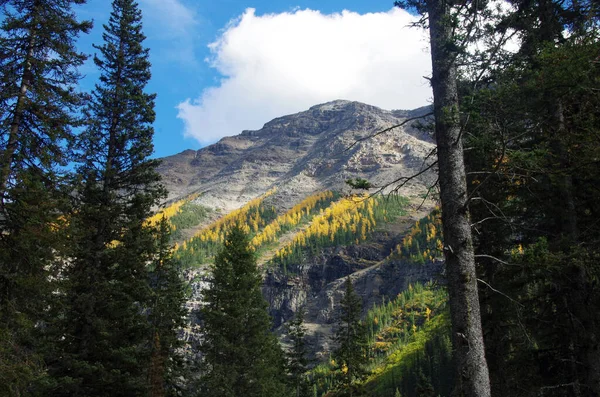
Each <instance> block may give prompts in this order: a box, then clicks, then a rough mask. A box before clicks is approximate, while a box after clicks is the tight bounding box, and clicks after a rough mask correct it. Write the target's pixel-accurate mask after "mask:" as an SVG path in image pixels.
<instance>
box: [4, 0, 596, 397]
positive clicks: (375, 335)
mask: <svg viewBox="0 0 600 397" xmlns="http://www.w3.org/2000/svg"><path fill="white" fill-rule="evenodd" d="M84 3H86V0H0V9H1V12H2V19H1V20H0V128H1V134H2V136H1V139H0V396H7V397H13V396H14V397H17V396H18V397H21V396H86V397H87V396H151V397H163V396H185V397H187V396H231V397H235V396H249V397H252V396H257V397H258V396H262V397H277V396H289V397H291V396H296V397H300V396H307V397H334V396H356V397H358V396H381V397H384V396H386V397H387V396H389V397H398V396H403V397H413V396H414V397H417V396H432V397H434V396H457V397H458V396H461V397H462V396H464V397H475V396H477V397H487V396H502V397H521V396H522V397H529V396H531V397H534V396H544V397H555V396H556V397H558V396H576V397H579V396H581V397H586V396H592V397H594V396H595V397H600V342H599V339H600V331H599V329H600V286H599V280H600V248H599V247H600V221H599V219H600V191H599V186H600V5H599V4H598V2H597V1H593V0H577V1H575V0H573V1H567V2H565V1H558V0H507V1H506V2H503V3H502V4H498V3H497V2H491V1H489V2H488V1H483V2H472V1H462V2H454V1H449V0H406V1H398V2H396V3H395V4H394V6H395V7H400V8H403V9H406V10H409V12H411V13H412V14H413V15H420V16H421V17H422V18H421V20H420V23H417V24H416V26H413V27H412V28H413V29H425V30H426V31H427V32H429V35H430V48H429V51H430V52H431V59H432V66H433V68H432V74H431V76H430V78H429V82H430V84H431V87H432V89H433V105H432V106H431V112H428V113H427V114H426V115H424V116H423V117H416V118H415V119H419V120H414V121H415V122H416V123H418V128H415V129H418V130H419V131H420V133H423V134H428V136H429V137H430V138H431V139H432V140H434V141H435V143H436V149H435V152H433V153H431V154H430V155H429V156H427V157H428V158H435V159H437V160H435V162H434V163H433V164H432V165H430V166H429V168H428V169H427V171H429V170H431V171H434V172H436V173H437V174H436V176H437V180H436V181H435V183H432V184H431V186H428V190H427V193H426V195H425V198H424V200H423V202H425V201H427V200H429V201H432V202H435V204H436V206H435V208H434V209H433V211H432V212H430V213H429V214H427V215H426V216H425V217H423V218H422V219H420V220H418V221H416V222H415V223H414V224H412V225H411V227H409V228H408V229H407V230H405V231H404V232H402V235H400V236H398V238H397V239H396V240H394V241H392V240H391V239H390V241H389V245H390V247H389V254H387V257H386V258H385V259H384V262H390V261H391V262H394V263H397V264H399V266H403V267H405V268H406V269H412V270H414V271H418V270H422V269H424V268H425V267H427V266H429V265H431V264H433V263H438V262H441V261H444V263H445V270H444V272H443V274H442V275H440V276H439V277H438V278H436V279H435V280H433V279H432V280H431V281H429V282H427V283H411V284H409V286H408V288H407V289H406V290H404V291H402V292H400V293H399V294H397V295H395V296H392V297H382V299H381V300H380V301H378V302H377V303H376V304H374V305H373V306H372V307H368V308H367V307H363V303H362V302H363V298H364V297H361V296H360V295H359V294H358V293H357V292H356V289H357V287H358V285H357V282H356V278H353V276H352V275H347V276H345V277H342V278H341V279H339V280H337V281H336V282H337V283H338V284H337V290H336V291H337V295H336V298H335V299H333V300H332V302H334V303H335V305H334V307H332V308H331V310H332V313H333V314H332V319H333V320H332V322H331V326H332V330H333V331H332V335H331V350H330V351H329V352H328V353H329V354H328V357H327V358H326V359H323V360H320V361H315V360H312V359H310V357H311V351H310V346H309V344H308V342H307V340H308V338H307V335H308V333H309V329H308V328H307V327H306V325H305V323H304V320H305V317H308V315H309V314H307V313H305V312H304V310H303V308H302V307H299V308H298V310H296V312H295V313H293V316H291V317H290V319H289V321H288V322H287V324H286V325H285V330H283V331H282V330H281V329H279V330H275V329H274V327H273V323H272V319H271V318H270V317H269V314H268V313H269V312H268V309H269V308H268V303H267V300H266V299H265V297H264V294H263V290H262V283H263V279H264V274H265V273H269V274H270V275H273V274H275V275H277V277H280V279H281V280H283V282H282V283H286V282H288V281H289V280H291V279H293V278H298V277H300V276H299V275H300V274H301V272H302V268H303V265H305V264H306V263H309V262H311V261H315V260H317V259H315V258H318V257H319V256H320V255H323V254H324V253H325V252H329V251H332V250H334V249H336V248H340V247H357V246H361V245H368V244H370V243H372V242H373V240H374V239H375V236H376V237H377V238H379V239H380V238H381V235H383V233H384V231H385V233H387V230H388V229H386V227H388V226H389V225H393V224H395V223H397V222H399V219H400V218H402V217H405V216H407V215H410V214H409V212H410V211H411V210H412V209H414V208H413V207H411V205H410V201H409V199H408V198H404V197H400V196H394V197H395V198H390V197H387V196H385V195H382V194H380V195H378V194H375V193H376V192H379V191H383V189H379V188H378V187H376V186H375V185H374V184H372V183H371V182H370V181H367V180H365V179H361V178H356V180H350V182H349V184H350V185H351V186H352V187H353V188H355V189H359V190H366V191H368V192H367V193H364V194H363V193H360V194H358V193H356V192H352V193H346V194H344V193H342V192H341V191H330V190H323V191H321V192H319V193H315V194H314V195H311V196H308V197H304V198H302V199H300V200H299V201H298V202H288V203H286V205H285V208H283V207H281V206H276V205H275V201H274V199H273V197H275V195H276V194H277V188H273V189H271V190H269V191H267V192H265V193H264V194H262V195H260V196H258V197H256V198H254V199H252V200H250V201H248V202H247V203H246V204H245V205H244V206H242V207H240V208H238V209H236V210H234V211H231V212H229V213H219V212H218V211H215V210H214V209H212V208H208V207H206V206H203V205H201V204H199V203H198V202H197V199H198V198H199V197H201V195H202V193H201V192H198V193H196V194H193V195H191V196H186V197H183V198H181V199H180V200H179V201H175V202H166V199H167V192H166V189H165V187H164V186H163V185H162V184H161V176H160V174H159V173H158V167H159V163H160V161H159V160H157V159H154V158H153V153H154V144H153V137H154V127H153V123H154V122H155V119H156V112H155V106H156V101H157V95H156V94H155V93H151V92H149V91H150V90H149V88H148V86H149V84H150V82H151V78H152V76H151V71H150V69H151V64H150V61H149V54H150V49H149V48H147V47H146V46H145V44H144V42H145V40H146V36H145V35H144V29H143V22H144V20H143V18H142V13H141V11H140V7H139V4H138V3H137V2H136V1H134V0H113V1H112V2H111V12H110V18H109V20H108V22H107V23H106V24H104V26H103V35H102V40H101V41H100V42H98V43H95V45H94V48H95V54H94V55H90V54H84V53H82V52H80V51H79V50H78V49H77V41H78V40H79V39H80V38H81V36H83V35H86V34H88V33H89V32H90V31H91V29H92V26H93V23H92V21H90V20H86V19H85V18H80V17H79V15H78V14H77V13H76V12H75V11H74V9H75V7H76V6H79V5H82V4H84ZM107 4H108V2H107ZM391 6H392V4H390V7H391ZM513 40H516V42H517V43H518V44H517V48H516V49H512V50H508V46H509V45H510V44H511V43H513ZM390 51H393V49H390ZM88 59H89V60H90V63H86V62H87V61H88ZM84 65H87V66H88V67H89V65H93V67H94V68H95V70H96V71H97V72H98V78H97V81H96V82H95V85H94V88H93V89H92V90H90V91H89V92H83V91H82V90H81V89H80V85H79V83H80V81H81V79H82V78H83V74H82V73H83V72H82V69H83V68H84ZM399 95H400V94H399ZM415 125H416V124H415ZM401 126H402V125H398V126H396V127H398V128H399V127H401ZM423 172H425V171H423ZM417 176H418V175H412V176H399V179H398V180H396V181H395V182H391V185H390V186H388V187H389V188H390V189H391V190H393V191H395V192H399V194H400V195H401V194H402V192H403V190H402V189H403V188H404V187H406V186H409V183H410V182H411V181H412V180H413V179H414V178H416V177H417ZM388 191H389V190H388ZM432 207H433V206H432ZM419 208H420V207H419ZM386 235H387V234H386ZM328 250H329V251H328ZM207 266H208V267H207ZM415 269H416V270H415ZM195 272H196V273H195ZM190 274H191V275H192V276H190ZM190 279H192V281H198V280H201V281H202V282H205V283H207V284H209V285H210V287H209V288H205V289H204V290H203V291H201V296H202V304H201V305H198V307H194V308H193V309H189V308H188V307H187V306H186V302H187V301H188V300H189V299H190V296H191V294H192V291H191V290H192V289H193V286H192V282H191V281H190ZM332 305H333V304H332ZM190 321H195V322H196V324H195V325H197V326H198V327H199V329H200V333H201V335H202V336H201V338H199V341H196V342H197V343H195V344H193V343H191V342H190V340H189V339H185V338H184V337H183V335H186V332H188V331H189V329H190V327H191V326H190ZM275 331H277V332H275ZM282 333H283V334H285V335H286V341H287V343H285V344H283V343H281V341H280V339H279V337H280V336H281V334H282ZM192 345H193V346H192ZM190 352H191V353H190Z"/></svg>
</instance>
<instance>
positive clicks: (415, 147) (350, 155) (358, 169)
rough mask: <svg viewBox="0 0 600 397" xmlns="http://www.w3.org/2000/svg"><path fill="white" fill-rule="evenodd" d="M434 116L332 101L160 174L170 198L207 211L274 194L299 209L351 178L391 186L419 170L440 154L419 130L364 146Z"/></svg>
mask: <svg viewBox="0 0 600 397" xmlns="http://www.w3.org/2000/svg"><path fill="white" fill-rule="evenodd" d="M428 111H429V109H428V108H421V109H417V110H413V111H387V110H382V109H379V108H377V107H374V106H369V105H366V104H362V103H359V102H349V101H334V102H329V103H326V104H322V105H317V106H313V107H312V108H310V109H309V110H307V111H305V112H301V113H297V114H293V115H289V116H284V117H280V118H277V119H274V120H272V121H270V122H268V123H267V124H265V125H264V127H263V128H262V129H260V130H258V131H243V132H242V133H241V134H240V135H237V136H234V137H226V138H223V139H221V140H220V141H219V142H217V143H215V144H213V145H210V146H207V147H205V148H202V149H200V150H198V151H193V150H187V151H184V152H182V153H179V154H177V155H174V156H170V157H166V158H164V159H162V160H163V161H162V165H161V167H160V169H159V171H160V172H161V174H162V175H163V180H164V182H165V184H166V186H167V189H168V191H169V193H170V198H171V199H175V198H178V197H182V196H185V195H187V194H190V193H193V192H199V193H202V197H201V198H200V201H201V202H202V203H203V204H205V205H208V206H210V207H219V208H223V209H225V210H230V209H233V208H237V207H239V206H240V205H242V204H244V203H246V202H247V201H248V200H250V199H252V198H254V197H256V196H258V195H260V194H262V193H264V192H265V191H267V190H269V189H270V188H272V187H277V188H278V190H279V191H280V194H281V196H282V197H284V196H285V197H288V201H289V202H290V203H292V202H294V201H296V200H295V198H299V197H304V196H306V195H308V194H310V193H313V192H315V191H320V190H325V189H337V190H339V189H341V188H343V187H344V181H345V180H346V179H347V178H351V177H362V178H366V179H368V180H370V181H371V182H373V183H374V184H375V185H376V186H384V185H386V184H388V183H390V182H392V181H394V180H396V179H398V178H399V177H401V176H408V175H411V174H413V173H415V172H416V171H419V170H420V169H421V168H422V167H423V161H424V159H425V158H426V157H427V155H428V154H429V153H430V152H431V150H432V149H433V147H434V145H433V141H432V138H431V137H430V136H428V135H427V134H426V133H422V132H421V131H419V130H418V129H417V128H415V125H416V124H415V123H407V125H405V126H404V127H402V128H397V129H394V130H392V131H389V132H387V133H383V134H380V135H378V136H376V137H374V138H372V139H366V140H362V139H365V138H367V137H368V136H370V135H373V134H375V133H377V132H379V131H382V130H384V129H386V128H389V127H391V126H393V125H398V124H401V123H402V122H403V121H405V120H406V119H407V118H409V117H415V116H418V115H423V114H426V113H427V112H428ZM361 140H362V141H361ZM428 178H429V179H431V177H430V176H429V177H428V176H427V175H425V176H423V177H422V178H421V179H419V180H418V181H415V182H416V183H417V184H420V183H424V182H426V181H427V180H428Z"/></svg>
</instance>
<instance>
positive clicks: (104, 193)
mask: <svg viewBox="0 0 600 397" xmlns="http://www.w3.org/2000/svg"><path fill="white" fill-rule="evenodd" d="M141 19H142V16H141V12H140V10H139V8H138V5H137V3H136V2H135V1H133V0H114V1H113V3H112V12H111V15H110V19H109V21H108V24H107V25H105V26H104V29H105V32H104V35H103V39H104V44H102V45H100V46H97V47H96V48H97V49H98V50H99V52H100V55H99V56H95V57H94V61H95V63H96V65H97V67H98V68H99V69H100V70H101V76H100V81H99V83H98V84H97V85H96V87H95V89H94V91H93V93H92V99H91V102H90V104H89V107H88V108H87V110H86V116H87V118H88V120H90V121H89V124H88V126H87V128H86V130H85V131H84V132H83V133H82V134H81V136H80V140H79V142H78V150H79V155H80V165H79V167H78V174H79V176H80V182H79V184H78V188H77V193H78V196H77V199H78V208H77V211H76V212H75V213H74V214H73V216H72V218H71V222H70V223H71V230H70V232H71V235H72V238H73V244H72V247H73V249H72V252H70V253H69V257H70V258H72V259H71V261H70V262H71V263H70V265H69V267H68V268H67V271H66V284H65V293H64V314H63V316H62V317H61V318H62V320H63V321H62V322H61V325H62V329H61V334H62V338H61V341H60V342H61V343H60V345H61V349H60V352H59V353H58V356H57V357H56V361H55V362H54V363H53V366H52V368H51V369H52V371H51V374H52V375H53V376H54V378H55V379H56V381H57V382H58V387H54V388H52V389H51V391H49V392H47V395H68V396H72V395H86V396H105V395H115V396H133V395H136V396H142V395H146V394H147V393H148V390H149V386H148V368H149V367H150V360H151V357H150V356H151V349H150V346H151V345H152V343H151V339H152V331H151V329H150V324H149V321H148V319H147V315H146V314H145V313H144V309H145V308H146V307H148V305H150V303H151V297H152V295H151V291H150V288H149V284H148V280H149V277H148V269H147V264H148V263H151V262H152V260H153V259H154V257H155V241H154V231H153V229H152V228H151V227H149V226H148V225H147V223H146V222H145V220H146V219H147V218H148V217H149V216H150V215H151V209H152V207H153V206H155V205H157V204H158V202H159V200H160V198H161V197H162V196H163V188H162V186H160V185H159V183H158V182H159V175H158V173H157V172H156V171H155V168H156V166H157V162H156V161H154V160H149V159H148V158H149V156H150V155H151V154H152V151H153V146H152V135H153V129H152V126H151V124H152V122H153V121H154V117H155V113H154V110H153V107H154V98H155V95H154V94H147V93H145V92H144V89H145V86H146V84H147V83H148V81H149V79H150V62H149V61H148V50H147V49H145V48H144V47H143V46H142V42H143V41H144V39H145V37H144V35H143V34H142V24H141Z"/></svg>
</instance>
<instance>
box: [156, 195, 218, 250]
mask: <svg viewBox="0 0 600 397" xmlns="http://www.w3.org/2000/svg"><path fill="white" fill-rule="evenodd" d="M199 196H200V195H199V194H197V193H194V194H191V195H189V196H187V197H185V198H184V199H182V200H178V201H175V202H174V203H171V204H169V205H167V206H165V207H164V208H162V209H161V210H160V211H157V212H156V213H155V214H154V215H152V216H151V217H150V218H148V222H149V223H150V224H152V225H155V224H157V223H159V222H160V221H161V220H162V218H166V220H167V221H168V223H169V226H170V228H171V241H179V240H181V238H182V237H183V235H182V231H183V230H185V229H189V228H192V227H194V226H198V225H199V224H201V223H202V222H203V221H204V220H205V219H207V218H208V216H209V215H210V214H211V213H212V210H211V209H210V208H208V207H204V206H203V205H200V204H197V203H195V202H194V200H196V199H197V198H198V197H199Z"/></svg>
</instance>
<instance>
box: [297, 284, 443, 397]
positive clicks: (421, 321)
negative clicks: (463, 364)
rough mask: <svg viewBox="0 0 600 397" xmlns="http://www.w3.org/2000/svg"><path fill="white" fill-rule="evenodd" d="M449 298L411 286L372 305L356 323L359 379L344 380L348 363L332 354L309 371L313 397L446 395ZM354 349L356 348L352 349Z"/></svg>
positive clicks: (433, 287) (439, 290)
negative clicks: (361, 358)
mask: <svg viewBox="0 0 600 397" xmlns="http://www.w3.org/2000/svg"><path fill="white" fill-rule="evenodd" d="M447 300H448V296H447V293H446V292H445V290H444V289H443V288H441V287H439V286H436V285H434V284H433V283H431V282H429V283H427V284H425V285H423V284H419V283H417V284H415V285H410V286H409V288H408V289H407V290H406V291H404V292H402V293H400V294H399V295H398V296H397V297H396V298H394V299H392V300H390V301H387V302H386V301H383V302H382V303H381V304H379V305H374V307H373V308H372V309H370V310H369V311H368V313H367V316H366V318H365V319H364V320H363V321H360V327H361V328H362V332H363V341H362V342H360V341H359V343H358V345H357V347H358V348H360V343H364V353H363V354H364V355H365V360H364V361H363V362H362V363H361V371H360V372H358V371H357V373H358V374H359V375H357V376H355V377H354V378H352V379H351V381H350V382H344V381H343V378H344V376H345V375H347V365H345V363H344V362H338V357H337V356H338V355H337V354H336V352H335V351H334V353H333V354H332V358H331V359H330V361H329V362H327V363H323V364H320V365H318V366H316V367H315V368H314V369H312V370H311V371H310V372H309V379H310V382H311V383H312V385H313V395H316V396H325V395H327V396H343V395H348V394H349V393H350V391H352V394H353V395H355V396H396V395H398V394H399V395H401V396H405V397H412V396H415V397H417V396H438V395H450V392H451V389H452V384H453V374H452V366H451V342H450V335H449V332H450V328H449V317H448V312H447V307H446V304H447ZM355 348H356V347H355Z"/></svg>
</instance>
